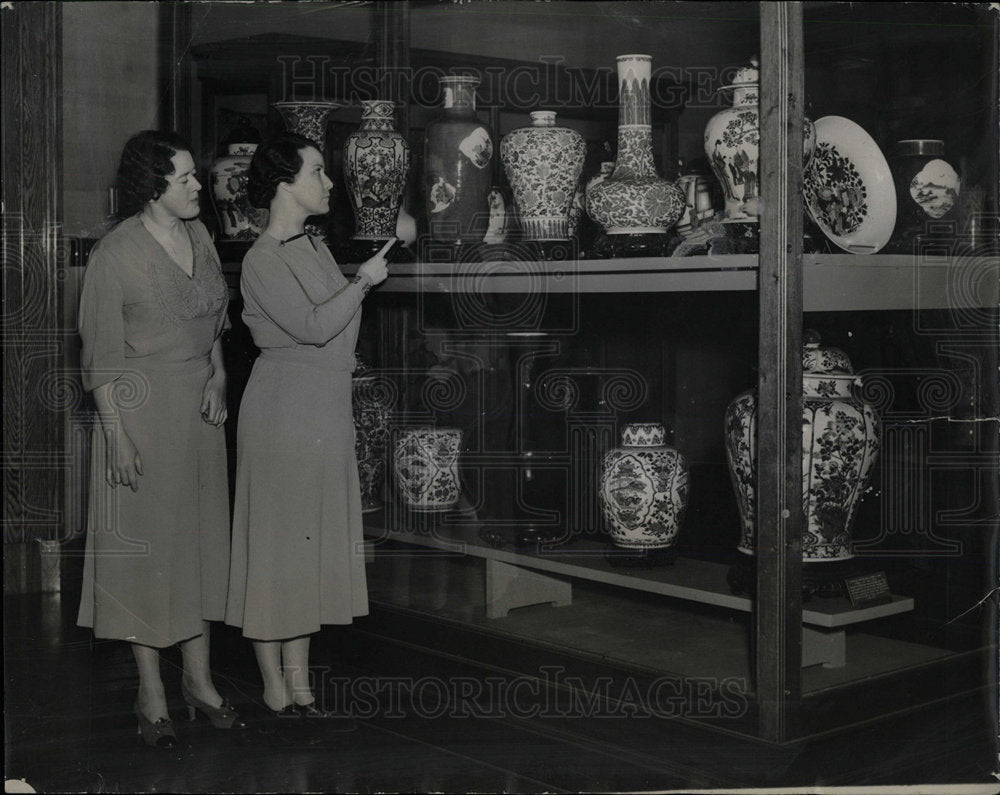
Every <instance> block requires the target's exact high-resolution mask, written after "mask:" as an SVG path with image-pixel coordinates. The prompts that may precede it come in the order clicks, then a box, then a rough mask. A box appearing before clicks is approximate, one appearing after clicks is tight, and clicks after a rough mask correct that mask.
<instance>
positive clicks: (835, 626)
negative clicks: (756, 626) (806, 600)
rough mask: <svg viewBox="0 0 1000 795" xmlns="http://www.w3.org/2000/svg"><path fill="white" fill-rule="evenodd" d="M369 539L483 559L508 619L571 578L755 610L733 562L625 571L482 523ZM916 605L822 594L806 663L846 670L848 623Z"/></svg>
mask: <svg viewBox="0 0 1000 795" xmlns="http://www.w3.org/2000/svg"><path fill="white" fill-rule="evenodd" d="M366 532H367V534H368V536H369V539H372V540H373V542H374V543H375V545H376V548H377V546H378V542H379V541H380V540H381V541H383V542H384V541H397V542H404V543H408V544H413V545H415V546H418V547H422V548H426V549H430V550H436V551H437V552H439V553H440V552H445V553H450V554H454V555H459V556H471V557H474V558H482V559H484V560H485V561H486V565H485V584H484V588H483V591H482V594H483V596H482V598H481V602H482V604H483V606H484V610H485V615H486V617H487V618H490V619H502V618H504V617H506V616H507V615H508V613H510V611H511V610H515V609H518V608H522V607H528V606H531V605H537V604H549V605H555V606H559V607H563V606H566V605H569V604H571V603H572V602H573V580H584V581H593V582H600V583H605V584H607V585H613V586H617V587H620V588H626V589H629V590H634V591H641V592H645V593H651V594H659V595H661V596H668V597H673V598H676V599H683V600H686V601H690V602H697V603H701V604H706V605H712V606H715V607H721V608H727V609H730V610H735V611H739V612H741V613H749V612H752V610H753V602H752V601H751V600H750V599H749V598H747V597H744V596H736V595H734V594H733V593H731V591H730V589H729V586H728V585H727V583H726V572H727V568H728V567H727V566H725V565H724V564H720V563H713V562H711V561H704V560H695V559H690V558H678V559H677V561H676V562H675V563H674V564H673V565H670V566H663V567H658V568H655V569H638V570H634V569H633V570H628V571H624V570H622V569H618V568H616V567H614V566H613V565H612V564H611V563H609V562H607V560H605V555H604V550H605V547H604V545H602V544H599V543H597V542H594V541H590V540H586V539H577V540H575V541H574V542H573V543H572V544H571V545H568V546H566V547H556V548H554V549H551V550H546V549H539V550H538V551H536V552H523V551H513V550H509V549H503V548H497V547H495V546H493V545H491V544H489V543H486V542H485V541H483V540H482V539H480V537H479V525H478V523H449V524H442V523H435V524H433V525H431V526H427V527H425V528H424V529H423V530H421V531H415V530H394V529H388V528H385V527H381V526H378V525H377V524H376V523H375V522H370V523H369V525H368V527H367V528H366ZM911 610H913V600H912V599H910V598H908V597H901V596H893V598H892V601H891V602H889V603H887V604H881V605H874V606H871V607H864V608H855V607H853V606H852V605H851V604H850V602H849V601H848V600H847V599H845V598H843V597H839V598H835V599H818V600H814V602H813V603H810V605H809V606H808V607H807V608H805V609H803V611H802V620H803V623H804V624H806V625H811V626H804V627H803V636H802V664H803V666H804V667H805V666H812V665H823V666H827V667H831V668H839V667H843V666H844V665H845V664H846V661H847V636H846V632H845V630H844V628H845V627H846V626H848V625H851V624H858V623H861V622H865V621H870V620H873V619H877V618H885V617H887V616H891V615H898V614H900V613H905V612H909V611H911Z"/></svg>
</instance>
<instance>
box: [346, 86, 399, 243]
mask: <svg viewBox="0 0 1000 795" xmlns="http://www.w3.org/2000/svg"><path fill="white" fill-rule="evenodd" d="M360 104H361V126H360V128H358V129H357V130H356V131H354V132H352V133H351V134H350V135H348V136H347V143H346V144H345V145H344V180H345V182H346V184H347V195H348V197H349V198H350V200H351V206H352V207H353V208H354V218H355V222H356V227H355V233H354V239H355V240H373V241H382V242H384V241H386V240H388V239H389V238H391V237H395V236H396V221H397V219H398V217H399V207H400V204H401V202H402V200H403V191H404V190H405V188H406V178H407V175H408V174H409V171H410V145H409V144H408V143H407V142H406V139H405V138H403V136H402V134H401V133H400V132H399V131H397V130H396V124H395V105H394V104H393V103H392V102H390V101H387V100H363V101H362V102H361V103H360Z"/></svg>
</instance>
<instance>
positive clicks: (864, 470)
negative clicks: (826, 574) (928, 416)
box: [726, 338, 879, 563]
mask: <svg viewBox="0 0 1000 795" xmlns="http://www.w3.org/2000/svg"><path fill="white" fill-rule="evenodd" d="M802 368H803V377H802V393H803V403H804V405H803V413H802V504H803V510H804V512H805V515H806V524H807V526H806V529H805V533H804V536H803V539H802V559H803V560H804V561H806V562H810V563H819V562H826V561H836V560H845V559H847V558H851V557H853V551H852V548H851V524H852V523H853V521H854V516H855V513H856V511H857V507H858V504H859V503H860V501H861V497H862V495H863V494H864V491H865V488H866V486H867V482H868V475H869V473H870V472H871V468H872V465H873V464H874V463H875V459H876V456H877V455H878V447H879V423H878V417H877V415H876V414H875V410H874V409H873V408H872V407H871V406H869V405H868V404H866V403H864V402H862V401H861V400H859V399H858V398H857V397H855V395H854V392H853V389H852V387H853V386H854V385H855V384H857V383H858V382H859V379H858V377H857V376H855V375H854V370H853V368H852V367H851V362H850V360H849V359H848V358H847V355H846V354H844V353H843V351H839V350H837V349H835V348H823V347H821V346H820V345H819V341H818V339H817V338H813V339H811V340H810V341H808V342H807V343H806V346H805V350H804V352H803V358H802ZM756 439H757V429H756V399H755V395H754V392H753V391H748V392H744V393H743V394H742V395H740V396H739V397H737V398H736V399H735V400H734V401H733V402H732V403H730V404H729V408H728V409H727V411H726V456H727V458H728V460H729V470H730V474H731V475H732V478H733V486H734V488H735V491H736V497H737V500H738V502H739V507H740V517H741V520H742V530H741V534H740V541H739V545H738V548H739V550H740V552H744V553H746V554H748V555H752V554H755V540H756V520H757V514H756V495H755V493H754V488H755V483H756V478H757V468H756V446H757V445H756Z"/></svg>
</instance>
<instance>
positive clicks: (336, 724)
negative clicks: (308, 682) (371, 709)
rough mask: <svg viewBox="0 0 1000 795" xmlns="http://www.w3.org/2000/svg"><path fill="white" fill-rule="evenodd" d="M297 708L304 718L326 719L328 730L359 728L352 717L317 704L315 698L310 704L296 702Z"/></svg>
mask: <svg viewBox="0 0 1000 795" xmlns="http://www.w3.org/2000/svg"><path fill="white" fill-rule="evenodd" d="M295 710H296V711H297V712H298V714H299V715H301V716H302V717H303V718H313V719H320V720H324V721H326V723H324V724H323V728H324V729H325V730H328V731H335V732H352V731H354V730H355V729H357V728H358V726H357V724H356V723H355V722H354V720H352V719H351V718H349V717H347V716H345V715H338V714H337V713H335V712H333V711H331V710H328V709H326V708H325V707H323V706H321V705H320V704H317V703H316V701H315V700H314V701H311V702H310V703H308V704H296V705H295Z"/></svg>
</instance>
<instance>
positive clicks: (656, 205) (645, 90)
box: [587, 55, 684, 235]
mask: <svg viewBox="0 0 1000 795" xmlns="http://www.w3.org/2000/svg"><path fill="white" fill-rule="evenodd" d="M617 61H618V86H619V90H620V97H619V108H618V155H617V157H616V158H615V168H614V171H613V172H612V173H611V176H609V177H608V178H607V179H605V180H604V181H603V182H601V183H599V184H598V185H596V186H594V187H592V188H591V189H590V192H589V194H588V196H587V212H588V213H589V215H590V217H591V218H593V219H594V221H596V222H597V223H598V224H600V225H601V226H602V227H603V228H604V229H605V231H606V232H607V233H608V234H609V235H619V234H620V235H637V234H661V233H665V232H666V231H667V230H668V229H669V228H670V227H671V226H672V225H673V224H674V223H675V222H676V221H677V219H678V218H680V217H681V213H682V212H683V211H684V194H683V193H681V191H680V189H678V188H677V186H676V185H673V184H671V183H670V182H667V181H666V180H664V179H660V177H659V176H658V175H657V173H656V164H655V163H654V162H653V128H652V125H651V124H650V111H649V76H650V70H651V65H652V57H651V56H649V55H619V56H618V59H617Z"/></svg>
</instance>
